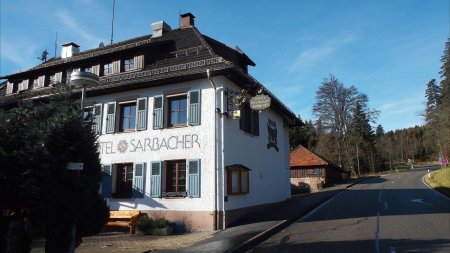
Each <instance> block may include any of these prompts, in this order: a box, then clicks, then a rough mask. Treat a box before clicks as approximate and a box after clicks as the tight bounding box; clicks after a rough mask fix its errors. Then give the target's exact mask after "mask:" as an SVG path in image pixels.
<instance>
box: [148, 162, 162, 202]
mask: <svg viewBox="0 0 450 253" xmlns="http://www.w3.org/2000/svg"><path fill="white" fill-rule="evenodd" d="M161 170H162V162H161V161H155V162H151V175H150V196H151V197H160V196H161V175H162V173H161Z"/></svg>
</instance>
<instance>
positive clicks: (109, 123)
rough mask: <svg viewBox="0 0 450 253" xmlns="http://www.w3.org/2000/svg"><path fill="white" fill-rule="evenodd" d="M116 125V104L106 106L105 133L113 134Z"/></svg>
mask: <svg viewBox="0 0 450 253" xmlns="http://www.w3.org/2000/svg"><path fill="white" fill-rule="evenodd" d="M115 125H116V102H112V103H108V104H106V133H107V134H109V133H114V130H115Z"/></svg>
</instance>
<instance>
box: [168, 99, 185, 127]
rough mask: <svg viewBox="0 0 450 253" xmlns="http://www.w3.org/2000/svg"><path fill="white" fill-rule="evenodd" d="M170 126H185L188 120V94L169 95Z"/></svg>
mask: <svg viewBox="0 0 450 253" xmlns="http://www.w3.org/2000/svg"><path fill="white" fill-rule="evenodd" d="M167 102H168V105H169V109H168V110H169V115H168V117H169V119H168V120H169V122H168V126H169V127H176V126H185V125H186V120H187V96H186V95H181V96H174V97H168V98H167Z"/></svg>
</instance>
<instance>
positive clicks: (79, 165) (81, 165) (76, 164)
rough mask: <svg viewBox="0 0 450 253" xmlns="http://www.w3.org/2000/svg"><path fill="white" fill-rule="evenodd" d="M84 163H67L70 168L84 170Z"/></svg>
mask: <svg viewBox="0 0 450 253" xmlns="http://www.w3.org/2000/svg"><path fill="white" fill-rule="evenodd" d="M83 165H84V164H83V163H67V167H66V168H67V169H68V170H83Z"/></svg>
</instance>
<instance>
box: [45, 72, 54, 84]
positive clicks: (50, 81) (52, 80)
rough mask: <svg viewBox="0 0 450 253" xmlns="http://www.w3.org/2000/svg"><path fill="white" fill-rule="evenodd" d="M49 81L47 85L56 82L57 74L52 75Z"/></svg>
mask: <svg viewBox="0 0 450 253" xmlns="http://www.w3.org/2000/svg"><path fill="white" fill-rule="evenodd" d="M48 80H49V81H48V83H47V85H46V86H52V85H53V84H55V83H56V74H53V75H50V76H49V78H48Z"/></svg>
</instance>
